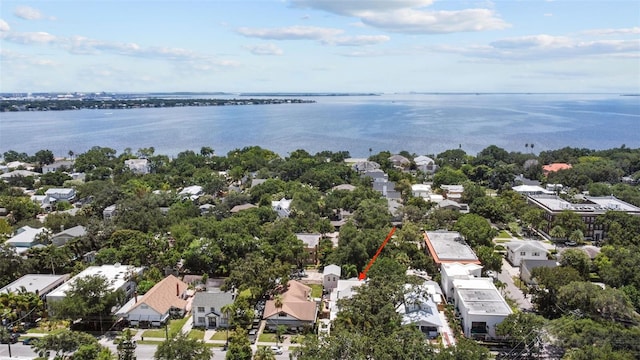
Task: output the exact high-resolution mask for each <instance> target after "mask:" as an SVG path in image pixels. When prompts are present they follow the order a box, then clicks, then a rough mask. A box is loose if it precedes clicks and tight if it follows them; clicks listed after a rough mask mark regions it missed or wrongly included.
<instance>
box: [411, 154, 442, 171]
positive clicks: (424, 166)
mask: <svg viewBox="0 0 640 360" xmlns="http://www.w3.org/2000/svg"><path fill="white" fill-rule="evenodd" d="M413 162H414V163H416V167H417V168H418V170H420V171H422V172H425V173H427V174H433V173H435V172H436V171H437V170H438V165H436V162H435V161H434V160H433V159H432V158H430V157H428V156H424V155H420V156H416V157H415V158H414V159H413Z"/></svg>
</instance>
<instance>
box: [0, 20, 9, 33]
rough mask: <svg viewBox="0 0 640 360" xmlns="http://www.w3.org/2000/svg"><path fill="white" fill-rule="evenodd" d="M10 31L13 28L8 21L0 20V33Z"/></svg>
mask: <svg viewBox="0 0 640 360" xmlns="http://www.w3.org/2000/svg"><path fill="white" fill-rule="evenodd" d="M10 30H11V27H10V26H9V24H8V23H7V22H6V21H4V20H2V19H0V32H5V31H10Z"/></svg>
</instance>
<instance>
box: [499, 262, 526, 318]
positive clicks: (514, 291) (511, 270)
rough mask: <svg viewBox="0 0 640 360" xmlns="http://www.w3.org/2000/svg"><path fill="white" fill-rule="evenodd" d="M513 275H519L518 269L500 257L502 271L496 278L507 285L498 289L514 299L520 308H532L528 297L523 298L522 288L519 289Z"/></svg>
mask: <svg viewBox="0 0 640 360" xmlns="http://www.w3.org/2000/svg"><path fill="white" fill-rule="evenodd" d="M513 277H517V278H519V277H520V269H519V268H517V267H513V266H511V264H509V262H508V261H507V260H506V259H504V258H503V259H502V271H501V272H500V274H498V280H500V281H501V282H503V283H505V284H506V285H507V286H506V287H505V288H504V289H503V290H500V291H501V292H503V294H504V295H505V296H506V297H508V298H510V299H512V300H514V301H515V302H516V303H517V304H518V308H519V309H520V310H530V309H532V308H533V306H532V305H531V302H530V301H529V299H525V297H524V294H523V293H522V290H520V289H519V288H518V287H517V286H516V285H515V283H514V282H513Z"/></svg>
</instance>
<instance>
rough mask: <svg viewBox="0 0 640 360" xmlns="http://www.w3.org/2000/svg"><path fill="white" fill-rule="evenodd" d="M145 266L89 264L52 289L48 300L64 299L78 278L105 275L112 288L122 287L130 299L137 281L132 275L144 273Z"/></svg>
mask: <svg viewBox="0 0 640 360" xmlns="http://www.w3.org/2000/svg"><path fill="white" fill-rule="evenodd" d="M143 270H144V268H143V267H134V266H132V265H121V264H114V265H102V266H89V267H88V268H86V269H84V270H83V271H82V272H81V273H79V274H78V275H76V276H74V277H73V278H71V280H69V281H67V282H66V283H64V284H63V285H61V286H59V287H58V288H57V289H55V290H54V291H52V292H51V293H49V294H48V295H47V301H49V302H51V301H57V300H62V299H63V298H64V297H65V296H67V295H66V292H67V291H69V290H70V289H71V285H72V284H74V283H75V282H76V281H77V280H78V279H81V278H84V277H87V276H96V275H101V276H104V277H105V278H106V279H107V281H108V282H109V284H110V285H111V286H110V289H111V290H114V291H115V290H118V289H122V290H123V291H124V292H125V296H126V298H127V299H130V298H131V296H132V295H133V292H134V291H135V283H134V282H133V281H131V280H130V279H131V275H142V272H143Z"/></svg>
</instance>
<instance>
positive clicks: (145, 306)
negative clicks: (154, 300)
mask: <svg viewBox="0 0 640 360" xmlns="http://www.w3.org/2000/svg"><path fill="white" fill-rule="evenodd" d="M140 308H141V309H148V308H149V306H147V304H142V305H140Z"/></svg>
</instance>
